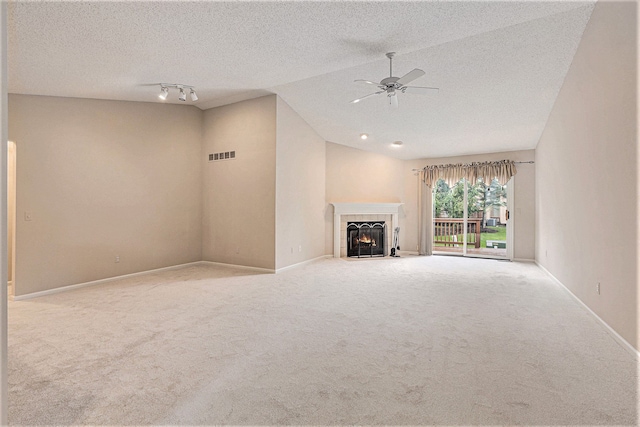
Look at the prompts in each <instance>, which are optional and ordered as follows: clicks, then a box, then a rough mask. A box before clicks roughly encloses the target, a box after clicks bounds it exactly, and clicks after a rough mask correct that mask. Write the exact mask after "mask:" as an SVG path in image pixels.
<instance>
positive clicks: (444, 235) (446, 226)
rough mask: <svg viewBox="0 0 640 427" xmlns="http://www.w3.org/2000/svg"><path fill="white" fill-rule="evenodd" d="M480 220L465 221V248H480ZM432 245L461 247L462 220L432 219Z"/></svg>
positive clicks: (462, 237)
mask: <svg viewBox="0 0 640 427" xmlns="http://www.w3.org/2000/svg"><path fill="white" fill-rule="evenodd" d="M481 221H482V220H481V219H480V218H469V219H468V220H467V246H473V247H476V248H479V247H480V222H481ZM433 228H434V236H433V243H435V244H441V245H444V246H457V245H462V243H463V242H462V240H463V239H464V219H462V218H434V220H433Z"/></svg>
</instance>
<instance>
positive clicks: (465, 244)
mask: <svg viewBox="0 0 640 427" xmlns="http://www.w3.org/2000/svg"><path fill="white" fill-rule="evenodd" d="M507 204H508V196H507V186H506V185H505V186H503V185H500V183H499V182H498V180H495V179H494V180H493V181H492V182H490V183H489V184H486V183H484V182H483V181H482V180H481V179H479V180H478V181H477V182H475V183H473V184H470V183H469V182H467V181H466V180H465V179H461V180H460V181H458V182H456V183H455V184H454V185H452V186H450V185H449V184H447V183H446V182H445V181H444V180H442V179H441V180H438V182H437V184H436V185H435V186H434V191H433V218H434V220H433V236H434V239H433V252H434V253H436V254H456V255H463V256H475V257H485V258H509V254H508V252H507V250H508V248H507V242H508V239H507V228H508V227H507V223H508V219H509V211H508V209H507Z"/></svg>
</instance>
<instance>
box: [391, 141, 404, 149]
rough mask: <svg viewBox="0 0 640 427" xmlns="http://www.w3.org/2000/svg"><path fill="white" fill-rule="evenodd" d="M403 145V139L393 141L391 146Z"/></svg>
mask: <svg viewBox="0 0 640 427" xmlns="http://www.w3.org/2000/svg"><path fill="white" fill-rule="evenodd" d="M401 145H402V141H393V142H392V143H391V146H392V147H396V148H398V147H400V146H401Z"/></svg>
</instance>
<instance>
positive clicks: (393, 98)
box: [388, 93, 398, 110]
mask: <svg viewBox="0 0 640 427" xmlns="http://www.w3.org/2000/svg"><path fill="white" fill-rule="evenodd" d="M388 98H389V108H391V109H392V110H395V109H396V108H398V95H396V94H395V93H394V94H393V95H389V96H388Z"/></svg>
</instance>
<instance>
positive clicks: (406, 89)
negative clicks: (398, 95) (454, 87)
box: [400, 86, 440, 95]
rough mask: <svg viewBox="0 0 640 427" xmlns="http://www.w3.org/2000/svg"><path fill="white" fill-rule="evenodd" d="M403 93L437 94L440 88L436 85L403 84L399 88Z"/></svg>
mask: <svg viewBox="0 0 640 427" xmlns="http://www.w3.org/2000/svg"><path fill="white" fill-rule="evenodd" d="M400 90H401V91H402V92H403V93H405V92H407V93H417V94H421V95H426V94H428V93H432V94H437V93H438V92H439V91H440V89H438V88H437V87H425V86H404V87H403V88H402V89H400Z"/></svg>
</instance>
